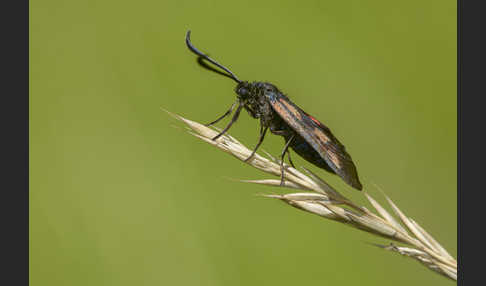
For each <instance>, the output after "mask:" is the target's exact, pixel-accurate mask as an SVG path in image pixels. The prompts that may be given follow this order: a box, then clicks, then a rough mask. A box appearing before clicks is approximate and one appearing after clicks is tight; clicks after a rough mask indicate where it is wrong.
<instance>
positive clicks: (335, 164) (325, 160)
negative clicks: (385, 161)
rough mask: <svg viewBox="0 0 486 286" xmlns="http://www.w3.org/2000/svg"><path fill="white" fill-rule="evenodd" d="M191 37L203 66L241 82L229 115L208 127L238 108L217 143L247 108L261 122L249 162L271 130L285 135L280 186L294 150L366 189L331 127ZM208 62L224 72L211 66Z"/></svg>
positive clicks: (266, 83)
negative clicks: (205, 50)
mask: <svg viewBox="0 0 486 286" xmlns="http://www.w3.org/2000/svg"><path fill="white" fill-rule="evenodd" d="M190 36H191V31H187V34H186V44H187V47H188V48H189V50H190V51H191V52H193V53H194V54H196V55H197V56H198V63H199V64H200V65H201V66H202V67H204V68H206V69H208V70H211V71H213V72H216V73H218V74H221V75H224V76H226V77H229V78H231V79H233V80H234V81H236V82H237V83H238V85H237V86H236V88H235V92H236V95H237V96H236V98H237V100H236V102H235V103H233V105H231V107H230V109H229V110H228V111H226V113H225V114H223V115H222V116H220V117H219V118H218V119H216V120H215V121H213V122H211V123H208V124H207V125H208V126H209V125H213V124H215V123H217V122H219V121H220V120H221V119H223V118H225V117H226V116H228V115H230V114H231V113H232V112H233V110H234V109H235V107H236V111H235V112H234V115H233V117H232V119H231V121H230V122H229V123H228V125H226V127H225V128H224V129H223V130H222V131H221V132H220V133H219V134H218V135H217V136H215V137H214V138H213V140H216V139H217V138H219V137H220V136H221V135H223V134H225V133H226V132H227V131H228V130H229V128H230V127H231V125H233V123H235V122H236V120H238V116H239V115H240V112H241V110H242V109H243V108H244V109H246V111H247V112H248V114H250V116H251V117H253V118H255V119H260V138H259V140H258V142H257V144H256V146H255V149H253V152H252V153H251V155H250V156H249V157H248V158H247V159H246V161H248V160H250V159H251V158H252V157H253V155H254V154H255V152H256V151H257V149H258V147H260V145H261V144H262V142H263V139H264V137H265V134H266V132H267V130H268V129H270V132H272V133H273V134H276V135H280V136H283V137H284V139H285V145H284V148H283V150H282V153H281V155H280V169H281V179H280V185H283V184H284V167H283V162H284V158H285V154H287V155H288V159H289V162H290V164H291V165H292V166H294V164H293V163H292V160H291V159H290V152H289V150H288V148H289V147H290V148H292V149H293V150H294V151H295V152H296V153H297V154H299V155H300V156H301V157H302V158H304V159H305V160H307V161H308V162H310V163H312V164H314V165H315V166H317V167H319V168H322V169H324V170H326V171H328V172H330V173H334V174H336V175H338V176H339V177H341V179H342V180H343V181H344V182H346V183H347V184H348V185H350V186H352V187H353V188H355V189H357V190H361V189H362V188H363V187H362V185H361V183H360V181H359V178H358V173H357V171H356V167H355V166H354V163H353V161H352V159H351V156H350V155H349V154H348V153H347V152H346V149H345V148H344V145H343V144H341V142H339V140H338V139H337V138H336V137H334V135H333V134H332V133H331V130H329V128H327V127H326V126H325V125H324V124H322V123H321V122H319V121H318V120H317V119H315V118H314V117H312V116H311V115H309V114H307V113H306V112H305V111H303V110H302V109H300V108H299V107H298V106H297V105H295V104H294V103H293V102H292V101H290V99H289V98H288V97H287V96H286V95H284V94H283V93H282V92H281V91H280V90H279V89H278V88H277V87H276V86H275V85H273V84H271V83H268V82H248V81H242V80H240V79H238V78H237V77H236V75H235V74H234V73H233V72H231V71H230V70H229V69H227V68H226V67H224V66H222V65H221V64H219V63H217V62H216V61H215V60H213V59H211V58H210V57H209V56H207V55H206V54H204V53H202V52H201V51H199V50H198V49H197V48H196V47H194V46H193V44H192V43H191V39H190ZM206 61H207V62H210V63H211V64H213V65H215V66H216V67H218V68H220V69H222V70H223V71H224V72H223V71H220V70H217V69H216V68H214V67H212V66H210V65H209V64H208V63H207V62H206ZM294 168H295V167H294Z"/></svg>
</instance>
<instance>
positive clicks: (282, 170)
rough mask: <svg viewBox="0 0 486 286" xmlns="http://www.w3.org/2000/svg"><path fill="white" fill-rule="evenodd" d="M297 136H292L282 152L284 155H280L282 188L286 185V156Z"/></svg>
mask: <svg viewBox="0 0 486 286" xmlns="http://www.w3.org/2000/svg"><path fill="white" fill-rule="evenodd" d="M294 136H295V134H292V136H291V137H290V139H289V140H288V141H287V142H286V143H285V146H284V148H283V150H282V154H281V155H280V186H283V185H284V171H285V169H284V166H283V164H284V159H285V154H286V153H287V151H288V149H289V145H290V142H292V139H294Z"/></svg>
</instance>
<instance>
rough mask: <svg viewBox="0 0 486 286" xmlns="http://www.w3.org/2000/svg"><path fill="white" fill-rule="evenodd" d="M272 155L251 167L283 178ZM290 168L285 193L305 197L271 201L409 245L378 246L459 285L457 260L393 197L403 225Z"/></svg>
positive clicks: (229, 143) (237, 153)
mask: <svg viewBox="0 0 486 286" xmlns="http://www.w3.org/2000/svg"><path fill="white" fill-rule="evenodd" d="M168 113H169V114H170V115H172V116H173V117H175V118H176V119H178V120H180V121H182V122H184V123H185V124H186V125H187V126H188V127H189V128H190V130H189V133H191V134H192V135H194V136H196V137H198V138H199V139H201V140H203V141H206V142H207V143H209V144H211V145H213V146H216V147H218V148H219V149H221V150H223V151H225V152H227V153H229V154H231V155H233V156H234V157H236V158H237V159H239V160H241V161H244V160H245V159H246V158H247V157H248V156H249V155H250V154H251V152H252V150H250V149H248V148H247V147H245V146H244V145H243V144H241V143H240V142H239V141H238V140H236V139H235V138H234V137H232V136H230V135H224V136H221V137H220V138H218V139H217V140H215V141H213V140H211V138H213V137H214V136H216V135H217V134H218V131H215V130H214V129H211V128H208V127H206V126H205V125H202V124H200V123H197V122H194V121H191V120H188V119H186V118H183V117H181V116H179V115H175V114H172V113H170V112H168ZM267 155H268V156H269V157H270V159H267V158H265V157H263V156H261V155H259V154H255V156H254V157H253V158H252V159H251V160H250V161H249V162H247V164H249V165H251V166H253V167H255V168H257V169H259V170H261V171H264V172H266V173H268V174H271V175H274V176H277V177H279V176H280V165H279V161H278V160H277V159H275V158H273V157H272V156H271V155H269V154H267ZM284 167H285V168H286V172H285V186H284V187H287V188H291V189H297V190H302V191H304V192H299V193H291V194H284V195H265V197H268V198H275V199H279V200H281V201H283V202H285V203H287V204H289V205H291V206H293V207H296V208H298V209H301V210H303V211H306V212H310V213H313V214H316V215H319V216H321V217H324V218H327V219H330V220H334V221H338V222H341V223H344V224H347V225H349V226H351V227H354V228H357V229H360V230H363V231H366V232H369V233H372V234H375V235H377V236H380V237H384V238H387V239H390V240H392V241H396V242H400V243H403V244H405V245H408V246H410V247H402V246H396V245H394V244H393V243H390V245H388V246H386V245H377V244H376V246H378V247H380V248H383V249H386V250H389V251H392V252H397V253H399V254H402V255H404V256H407V257H411V258H414V259H415V260H417V261H419V262H420V263H422V264H423V265H425V266H426V267H427V268H429V269H431V270H433V271H435V272H436V273H439V274H441V275H443V276H445V277H447V278H450V279H452V280H457V262H456V260H455V259H454V258H453V257H452V256H451V255H450V254H449V253H448V252H447V251H446V250H445V249H444V248H443V247H442V246H441V245H440V244H439V243H438V242H437V241H436V240H435V239H434V238H433V237H432V236H431V235H430V234H428V233H427V232H426V231H425V230H424V229H423V228H422V227H420V226H419V225H418V223H417V222H415V221H414V220H412V219H411V218H409V217H407V216H405V215H404V214H403V213H402V211H400V209H399V208H398V207H397V206H396V205H395V204H394V203H393V202H392V201H391V200H390V199H389V198H388V197H386V196H385V198H386V200H387V201H388V203H389V204H390V206H391V208H392V209H393V211H394V213H395V215H396V217H397V218H398V219H396V218H394V217H393V216H392V215H391V214H390V213H388V212H387V211H386V210H385V208H383V207H382V206H381V205H380V204H379V203H378V202H377V201H376V200H374V199H373V198H372V197H371V196H370V195H369V194H367V193H366V192H363V193H364V195H365V196H366V198H367V199H368V201H369V202H370V204H371V205H372V206H373V207H374V208H375V210H376V212H377V214H375V213H373V212H371V211H369V210H368V209H367V208H365V207H361V206H358V205H356V204H354V203H353V202H351V201H350V200H349V199H347V198H346V197H344V196H343V195H341V194H340V193H339V192H338V191H337V190H335V189H334V188H333V187H331V186H330V185H329V184H327V183H326V182H325V181H324V180H322V179H321V178H319V177H318V176H317V175H315V174H314V173H312V172H311V171H309V170H307V169H305V168H304V171H305V172H306V174H304V173H302V172H300V171H298V170H296V169H294V168H292V167H291V166H290V165H287V164H284ZM243 182H249V183H255V184H263V185H270V186H280V179H266V180H244V181H243ZM344 206H346V207H344Z"/></svg>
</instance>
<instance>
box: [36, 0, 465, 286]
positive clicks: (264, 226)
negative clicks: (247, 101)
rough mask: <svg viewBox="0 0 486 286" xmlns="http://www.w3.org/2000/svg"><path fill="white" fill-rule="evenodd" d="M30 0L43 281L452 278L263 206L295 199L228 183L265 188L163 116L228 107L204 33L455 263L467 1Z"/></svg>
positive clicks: (250, 131) (252, 123)
mask: <svg viewBox="0 0 486 286" xmlns="http://www.w3.org/2000/svg"><path fill="white" fill-rule="evenodd" d="M30 5H31V6H30V29H31V33H30V42H31V44H30V88H31V90H30V91H31V92H30V140H31V144H30V279H31V284H32V285H51V286H52V285H83V286H84V285H267V284H268V285H281V286H283V285H311V284H318V285H390V284H391V285H395V286H399V285H416V284H417V285H446V284H447V283H452V282H449V281H448V280H447V279H445V278H443V277H441V276H439V275H436V274H435V273H433V272H431V271H429V270H427V269H426V268H424V267H423V266H421V265H420V264H419V263H417V262H415V261H412V260H410V259H407V258H404V257H400V256H398V255H396V254H392V253H388V252H385V251H383V250H379V249H375V248H374V247H372V246H370V245H368V244H367V242H384V243H386V241H385V240H382V239H377V238H375V237H374V236H372V235H370V234H367V233H361V232H359V231H357V230H354V229H351V228H349V227H346V226H343V225H341V224H338V223H335V222H331V221H327V220H324V219H321V218H319V217H317V216H313V215H311V214H307V213H304V212H301V211H298V210H297V209H294V208H291V207H288V206H286V205H284V204H283V203H281V202H278V201H274V200H270V199H265V198H261V197H258V196H255V194H259V193H273V192H282V191H284V190H283V189H278V188H270V187H264V186H254V185H247V184H243V183H238V182H234V181H231V180H228V179H227V178H235V179H254V178H266V177H265V176H264V175H262V174H261V173H259V172H258V171H257V170H255V169H253V168H251V167H249V166H246V165H244V164H242V163H240V162H238V161H237V160H235V159H233V158H232V157H231V156H228V155H227V154H224V153H223V152H220V151H218V150H216V149H215V148H213V147H210V146H209V145H207V144H205V143H203V142H201V141H199V140H197V139H195V138H194V137H192V136H190V135H188V134H187V133H186V132H184V130H183V129H182V128H174V126H176V127H182V124H181V123H180V122H177V121H175V120H174V119H173V118H171V117H169V116H168V115H167V114H166V113H165V112H163V111H161V109H160V108H161V107H163V108H165V109H167V110H170V111H172V112H175V113H178V114H181V115H183V116H186V117H187V118H190V119H193V120H196V121H199V122H208V121H210V120H213V119H215V118H216V117H217V116H219V115H221V114H222V113H223V112H224V111H225V110H226V109H227V108H228V106H229V105H230V104H231V103H232V102H233V101H234V100H235V93H234V91H233V88H234V86H235V84H234V82H232V81H231V80H228V79H226V78H224V77H221V76H219V75H217V74H214V73H210V72H208V71H206V70H203V69H202V68H200V67H199V66H198V65H197V64H196V62H195V56H194V55H193V54H191V53H190V52H189V51H188V50H187V48H186V47H185V43H184V37H185V33H186V31H187V30H188V29H191V30H192V40H193V43H194V44H195V45H196V46H197V47H199V48H200V49H202V50H203V51H206V52H208V53H210V54H211V55H212V56H213V57H214V58H216V59H217V60H219V61H220V62H222V63H223V64H225V65H227V66H228V67H230V68H231V69H232V70H233V71H234V72H235V73H236V74H237V75H238V76H239V77H240V78H242V79H246V80H260V81H270V82H272V83H274V84H276V85H277V86H278V87H280V89H281V90H283V91H284V92H285V93H286V94H288V95H289V96H290V98H291V99H292V100H293V101H294V102H296V103H297V104H298V105H299V106H300V107H302V108H303V109H304V110H306V111H307V112H309V113H310V114H312V115H314V116H315V117H317V118H318V119H320V120H321V121H323V122H324V123H325V124H326V125H328V126H329V127H330V128H331V129H332V130H333V132H334V134H335V135H336V136H337V137H338V138H339V139H340V140H341V141H342V142H343V143H344V144H345V145H346V147H347V150H348V151H349V153H350V154H351V155H352V156H353V159H354V161H355V163H356V165H357V167H358V171H359V175H360V178H361V181H362V183H363V184H364V188H365V190H367V191H368V192H370V194H372V195H374V196H375V197H376V198H379V201H380V202H384V200H383V199H382V198H383V197H382V196H381V195H380V193H379V192H378V191H377V189H376V187H374V185H373V184H377V185H379V186H380V187H381V188H382V189H383V190H384V191H385V192H386V194H387V195H389V196H390V197H391V198H392V199H393V200H394V201H395V202H396V203H397V204H398V206H399V207H401V208H402V210H403V211H404V212H405V213H406V214H408V215H409V216H411V217H413V218H414V219H416V221H417V222H419V223H420V224H422V226H423V227H424V228H425V229H427V230H428V231H429V232H430V233H431V234H432V235H434V236H435V237H436V238H437V239H438V240H439V241H440V242H441V243H442V244H443V245H444V246H445V247H446V249H448V250H449V251H450V252H451V253H452V254H453V255H454V256H455V255H456V253H457V248H456V242H457V235H456V231H457V227H456V223H457V219H456V216H457V208H456V182H457V177H456V170H457V169H456V162H457V159H456V147H457V143H456V142H457V139H456V135H457V131H456V127H457V125H456V89H457V81H456V76H457V74H456V1H439V0H433V1H418V0H414V1H384V0H382V1H381V0H380V1H378V0H375V1H357V0H356V1H317V0H316V1H237V2H233V1H200V2H198V1H181V0H179V1H153V0H142V1H136V2H135V1H112V0H102V1H99V0H98V1H91V0H88V1H60V0H45V1H31V2H30ZM224 124H225V122H223V123H221V124H220V126H221V125H224ZM258 128H259V127H258V121H256V120H254V119H251V118H250V117H249V116H248V115H247V114H246V112H245V113H243V114H242V116H241V117H240V120H239V121H238V123H237V124H236V125H235V126H234V127H233V128H232V129H231V132H230V134H232V135H234V136H235V137H237V138H238V139H240V140H241V141H242V142H243V143H245V144H247V145H249V146H254V144H255V143H256V141H257V136H258ZM282 145H283V141H282V139H281V138H279V137H277V136H268V137H267V139H266V141H265V142H264V143H263V145H262V149H265V150H267V151H269V152H270V153H272V154H275V155H277V154H279V153H280V150H281V148H282ZM293 159H294V161H295V163H296V164H297V165H303V166H307V167H311V165H310V164H309V163H307V162H305V161H304V160H302V159H300V158H298V157H297V156H295V155H294V156H293ZM311 169H312V170H314V171H316V172H318V174H320V175H322V177H323V178H325V179H327V180H328V181H329V182H330V183H331V184H333V185H334V186H335V187H337V188H339V189H340V190H342V192H343V193H344V194H345V195H347V196H349V197H351V198H353V199H355V200H356V201H358V202H360V203H362V204H365V205H367V206H369V205H368V204H367V203H366V202H365V200H364V199H363V196H362V194H361V193H359V192H356V191H355V190H353V189H351V188H350V187H348V186H347V185H345V184H344V183H342V182H341V180H339V178H338V177H336V176H332V175H330V174H328V173H326V172H325V171H322V170H320V169H316V168H314V167H311Z"/></svg>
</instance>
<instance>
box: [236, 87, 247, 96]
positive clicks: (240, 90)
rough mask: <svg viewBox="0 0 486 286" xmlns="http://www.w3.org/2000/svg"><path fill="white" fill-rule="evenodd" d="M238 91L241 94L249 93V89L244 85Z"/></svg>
mask: <svg viewBox="0 0 486 286" xmlns="http://www.w3.org/2000/svg"><path fill="white" fill-rule="evenodd" d="M238 93H239V94H241V95H247V94H248V89H246V88H244V87H242V88H240V89H239V90H238Z"/></svg>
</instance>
